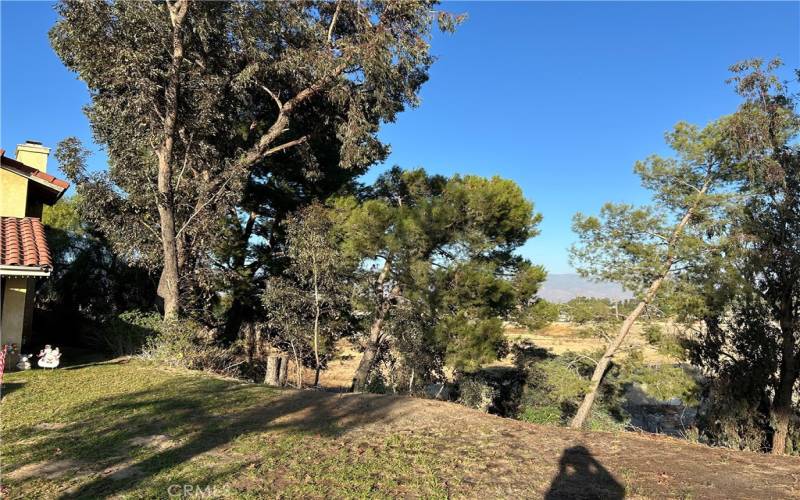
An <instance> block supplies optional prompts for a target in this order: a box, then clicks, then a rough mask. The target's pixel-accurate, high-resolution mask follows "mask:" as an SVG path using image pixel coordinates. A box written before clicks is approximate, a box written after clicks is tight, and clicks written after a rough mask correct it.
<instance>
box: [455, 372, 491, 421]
mask: <svg viewBox="0 0 800 500" xmlns="http://www.w3.org/2000/svg"><path fill="white" fill-rule="evenodd" d="M458 392H459V396H458V402H459V403H461V404H462V405H464V406H469V407H470V408H475V409H476V410H480V411H482V412H486V413H488V412H489V409H490V408H491V407H492V403H493V402H494V399H495V397H496V396H497V390H496V389H495V388H494V387H492V386H491V385H490V384H489V383H488V382H487V381H486V380H481V379H480V378H475V377H467V378H464V379H462V380H461V381H460V382H459V384H458Z"/></svg>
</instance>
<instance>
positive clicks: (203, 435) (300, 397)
mask: <svg viewBox="0 0 800 500" xmlns="http://www.w3.org/2000/svg"><path fill="white" fill-rule="evenodd" d="M400 399H401V398H399V397H390V396H370V395H353V394H346V395H345V394H330V393H324V392H314V391H292V390H285V391H281V390H269V389H266V388H265V387H263V386H257V385H252V384H251V385H247V384H241V385H232V384H231V383H230V382H225V381H220V380H208V379H201V378H198V379H197V380H192V379H178V380H177V381H168V382H165V383H163V384H161V385H157V386H155V387H153V388H152V389H148V390H144V391H139V392H134V393H129V394H125V395H123V396H117V397H109V398H105V399H101V400H99V401H93V402H92V403H91V404H87V405H85V406H83V407H80V408H77V409H75V410H72V411H69V412H68V414H65V415H62V417H63V419H62V420H66V421H71V422H72V423H71V424H68V425H67V426H65V427H63V428H60V429H59V430H58V431H57V432H55V433H52V434H50V435H48V436H47V437H46V438H43V439H40V440H38V441H37V442H36V445H35V447H34V448H33V449H32V450H31V452H29V453H28V454H27V456H23V459H22V462H23V463H31V462H36V461H49V460H53V457H52V455H51V454H50V453H51V450H64V451H65V452H68V453H66V454H65V455H64V456H65V458H66V457H68V458H70V459H75V460H76V461H77V462H79V463H82V464H86V465H87V468H89V469H91V474H92V479H91V480H90V481H89V482H87V483H84V484H82V485H80V486H79V487H77V488H73V489H71V490H68V492H66V493H64V494H63V496H62V497H63V498H75V497H80V498H100V497H108V496H113V495H116V494H121V493H124V492H126V491H131V490H134V489H136V488H137V486H139V485H140V484H141V483H142V482H144V481H147V480H150V479H153V478H154V477H155V476H158V475H159V474H161V473H162V472H164V473H165V474H163V475H161V477H158V478H155V479H153V481H155V482H156V483H158V482H161V480H162V479H164V480H165V481H166V480H169V479H170V474H169V473H168V472H167V471H169V470H170V469H173V468H174V467H177V466H180V465H181V464H185V463H186V462H187V461H190V460H192V459H194V458H195V457H197V456H199V455H201V454H204V453H206V452H209V451H212V450H215V449H219V450H221V453H222V454H224V453H225V449H226V448H227V447H228V445H229V444H231V443H233V442H234V441H236V440H238V439H239V438H242V437H245V436H247V435H250V434H254V433H263V432H273V431H283V432H285V433H301V434H302V433H306V434H309V435H313V436H329V437H336V436H338V435H341V434H342V433H344V432H346V431H347V430H348V429H350V428H352V427H353V426H356V425H364V424H367V423H370V422H375V421H381V420H384V419H387V420H390V419H392V418H393V416H397V413H398V412H397V411H392V407H394V406H395V404H396V403H397V402H398V401H400ZM232 408H236V410H233V411H232V410H231V409H232ZM37 434H39V437H41V433H40V432H39V430H37V429H36V428H35V427H32V428H28V429H20V432H19V433H18V434H17V437H18V438H19V439H22V440H24V439H26V438H32V437H36V435H37ZM143 437H144V438H145V441H146V438H147V437H157V438H159V440H154V441H153V442H145V443H142V441H141V440H142V438H143ZM137 439H138V440H140V441H138V442H137ZM164 441H166V442H167V443H168V444H167V445H166V446H163V447H161V445H163V444H164ZM154 450H156V451H155V452H154ZM138 457H141V458H138ZM245 458H247V457H245ZM253 460H256V461H257V460H258V457H255V458H254V457H250V460H249V462H248V461H247V459H245V460H244V462H241V461H239V462H237V461H231V460H228V461H225V460H224V457H223V460H222V462H223V463H222V465H221V466H222V468H223V469H224V470H225V471H226V472H224V475H227V476H230V477H232V476H233V475H235V474H236V473H237V472H238V471H239V470H241V469H242V468H244V467H247V466H248V465H249V464H250V463H252V462H253ZM89 464H91V465H89ZM101 470H102V472H101ZM208 473H209V474H208V475H207V476H206V475H204V476H203V478H202V482H203V483H204V484H209V483H210V482H211V481H215V480H217V479H219V475H220V474H223V473H221V472H220V471H219V470H218V468H216V467H215V470H213V471H211V470H209V471H208ZM167 485H168V484H165V485H164V487H165V488H166V486H167ZM148 487H150V488H152V487H153V485H152V484H149V486H148ZM165 491H166V490H165Z"/></svg>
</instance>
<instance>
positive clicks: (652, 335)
mask: <svg viewBox="0 0 800 500" xmlns="http://www.w3.org/2000/svg"><path fill="white" fill-rule="evenodd" d="M642 335H644V338H645V339H646V340H647V343H649V344H650V345H653V346H658V345H659V344H661V341H662V340H663V338H664V329H663V328H661V326H660V325H656V324H649V325H647V326H645V327H644V329H643V330H642Z"/></svg>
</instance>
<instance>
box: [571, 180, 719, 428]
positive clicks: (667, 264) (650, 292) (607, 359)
mask: <svg viewBox="0 0 800 500" xmlns="http://www.w3.org/2000/svg"><path fill="white" fill-rule="evenodd" d="M711 180H712V179H711V177H707V178H706V181H705V183H704V184H703V187H702V188H701V189H700V190H699V191H698V193H697V196H696V198H695V201H694V202H693V203H692V205H691V207H689V208H688V209H687V210H686V213H684V214H683V217H682V218H681V220H680V221H679V222H678V224H677V225H676V226H675V229H674V230H673V231H672V235H671V236H670V238H669V241H667V254H666V257H665V260H664V263H663V265H662V268H661V272H660V274H659V275H658V277H657V278H656V279H655V280H653V282H652V283H650V286H649V287H648V289H647V292H646V293H645V295H644V297H642V300H641V301H640V302H639V303H638V304H637V305H636V307H635V308H634V309H633V311H631V313H630V314H628V316H627V317H626V318H625V321H623V322H622V326H621V327H620V329H619V332H618V333H617V336H616V337H614V339H613V340H612V341H611V343H609V344H608V347H607V348H606V351H605V352H604V353H603V356H602V357H601V358H600V361H598V362H597V366H595V368H594V372H593V373H592V378H591V381H590V384H589V390H588V391H587V392H586V395H585V396H584V397H583V401H582V402H581V405H580V406H579V407H578V411H577V413H575V416H574V417H573V418H572V421H571V422H570V427H572V428H573V429H580V428H581V427H583V425H584V424H585V423H586V420H587V419H588V418H589V415H590V414H591V412H592V406H594V402H595V399H597V392H598V390H599V389H600V384H601V383H602V382H603V377H604V376H605V374H606V370H608V367H609V365H610V364H611V360H612V359H613V358H614V355H615V354H616V353H617V350H619V348H620V346H621V345H622V343H623V342H625V339H626V338H627V336H628V333H630V331H631V327H633V324H634V323H635V322H636V320H637V319H639V316H641V314H642V312H644V310H645V309H646V308H647V306H648V304H650V303H651V302H652V301H653V299H655V297H656V294H657V293H658V290H659V288H661V285H662V283H664V280H665V279H666V278H667V276H668V275H669V272H670V270H671V269H672V265H673V264H674V263H675V244H676V243H677V242H678V239H679V238H680V236H681V234H682V233H683V229H684V228H685V227H686V225H687V224H688V223H689V220H691V218H692V215H694V213H695V211H696V210H697V207H698V206H699V204H700V201H701V200H702V198H703V197H704V196H705V194H706V192H707V191H708V188H709V187H710V186H711Z"/></svg>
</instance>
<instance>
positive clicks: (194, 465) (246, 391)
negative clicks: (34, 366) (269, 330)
mask: <svg viewBox="0 0 800 500" xmlns="http://www.w3.org/2000/svg"><path fill="white" fill-rule="evenodd" d="M314 395H315V394H314V393H310V392H295V391H279V390H274V389H270V388H267V387H264V386H259V385H253V384H241V383H236V382H233V381H227V380H220V379H216V378H212V377H209V376H206V375H202V374H193V373H189V372H182V373H175V372H171V371H166V370H162V369H157V368H153V367H149V366H147V365H145V364H143V363H140V362H136V361H133V362H129V363H125V364H100V365H96V366H89V367H83V368H75V369H64V370H55V371H44V370H36V371H30V372H25V373H13V374H8V375H7V376H6V378H5V383H4V397H3V401H2V407H1V408H0V410H1V411H2V430H1V432H2V448H0V449H1V450H2V466H3V470H4V471H10V472H6V473H5V474H4V481H3V483H4V484H5V485H6V486H8V488H9V491H8V494H9V497H10V498H14V497H23V496H24V497H26V498H32V497H39V498H42V497H54V496H58V495H61V494H66V495H67V496H82V497H98V496H106V495H111V494H124V495H130V496H134V497H165V496H167V495H166V492H167V491H168V487H169V486H170V485H174V484H177V485H192V486H193V487H199V488H201V489H202V490H203V492H205V491H214V492H216V493H217V496H220V497H223V496H240V497H243V498H247V497H253V498H257V497H260V496H261V495H262V494H263V493H272V494H276V493H278V492H282V493H283V494H284V495H286V496H289V497H302V496H307V495H312V496H322V495H324V494H325V493H326V492H329V491H331V489H334V488H335V489H336V491H338V492H339V493H341V495H343V496H353V497H363V496H368V495H372V494H373V493H375V492H376V491H378V492H382V493H383V494H385V495H389V494H403V493H410V492H414V494H418V495H423V496H432V497H443V496H446V491H445V489H444V486H443V485H442V484H440V482H439V481H438V480H437V479H436V478H437V475H436V474H435V471H437V470H443V469H444V468H446V467H449V466H452V464H448V463H445V462H444V461H443V460H441V459H440V458H439V457H437V456H436V454H435V453H433V451H432V450H428V451H427V452H426V449H425V448H426V447H425V446H424V443H423V439H421V438H418V437H414V436H401V435H392V436H386V437H383V438H381V439H378V440H377V441H373V440H372V439H369V440H368V441H361V440H358V439H342V438H341V436H342V434H343V432H344V431H345V430H346V428H345V427H343V425H346V424H344V421H343V420H340V419H330V418H327V417H330V416H331V415H330V413H329V410H330V408H328V407H327V405H326V408H325V414H324V415H322V414H320V415H317V414H316V410H315V403H317V399H318V398H314V397H307V398H304V397H302V396H314ZM278 396H280V397H278ZM325 396H327V395H325ZM334 398H335V396H334ZM324 399H328V398H324ZM325 402H327V401H325ZM342 410H343V411H344V410H345V408H344V407H343V408H342ZM288 417H301V418H288ZM410 451H413V453H409V452H410ZM386 471H391V472H392V474H391V475H387V474H386ZM209 486H210V487H211V488H210V489H209V488H208V487H209ZM187 488H188V487H187ZM172 491H176V490H175V489H174V488H173V490H171V491H170V492H172ZM178 491H180V490H178ZM200 493H202V492H200Z"/></svg>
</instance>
